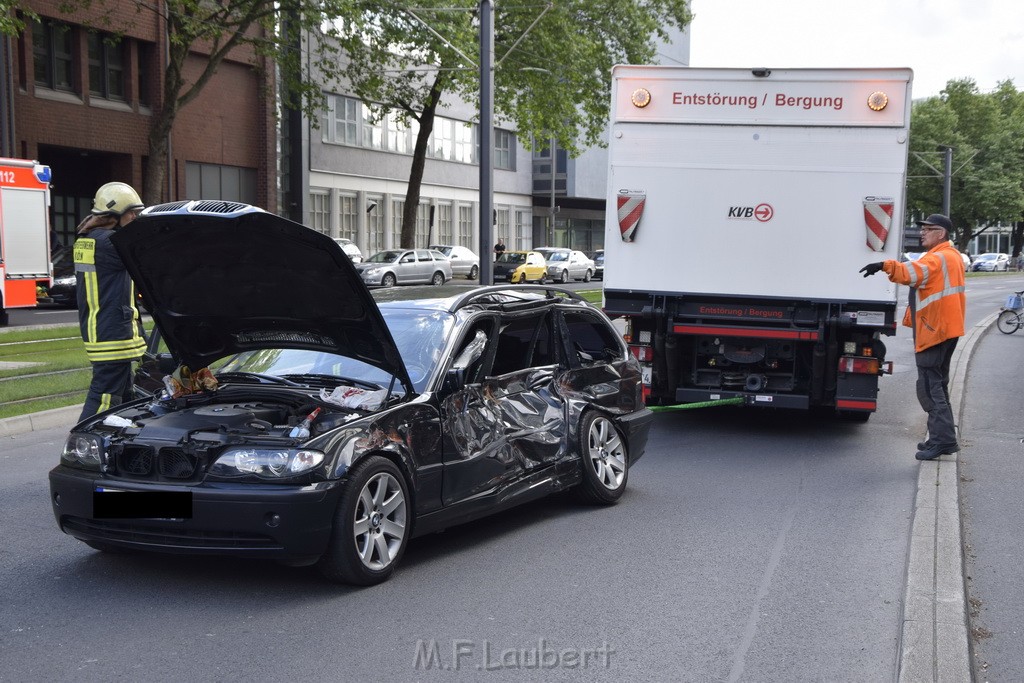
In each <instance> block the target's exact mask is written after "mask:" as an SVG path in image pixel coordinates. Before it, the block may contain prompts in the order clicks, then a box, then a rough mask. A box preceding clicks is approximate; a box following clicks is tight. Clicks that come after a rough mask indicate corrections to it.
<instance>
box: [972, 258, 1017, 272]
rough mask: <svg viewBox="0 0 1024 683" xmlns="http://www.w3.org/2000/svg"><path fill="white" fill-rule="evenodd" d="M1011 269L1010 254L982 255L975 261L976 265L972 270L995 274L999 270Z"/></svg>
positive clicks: (973, 265)
mask: <svg viewBox="0 0 1024 683" xmlns="http://www.w3.org/2000/svg"><path fill="white" fill-rule="evenodd" d="M1009 269H1010V255H1009V254H994V253H988V254H981V255H979V256H978V257H977V258H975V259H974V263H972V264H971V270H973V271H986V272H989V273H994V272H996V271H998V270H1001V271H1004V272H1005V271H1008V270H1009Z"/></svg>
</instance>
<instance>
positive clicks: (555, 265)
mask: <svg viewBox="0 0 1024 683" xmlns="http://www.w3.org/2000/svg"><path fill="white" fill-rule="evenodd" d="M534 251H539V252H540V253H542V254H543V255H544V260H546V261H547V262H548V278H550V279H551V280H554V281H555V282H568V281H569V280H583V281H584V282H590V278H591V277H593V276H594V270H595V265H594V262H593V260H591V259H590V257H589V256H587V255H586V254H584V253H583V252H582V251H576V250H575V249H557V248H556V249H553V248H551V247H542V248H540V249H535V250H534Z"/></svg>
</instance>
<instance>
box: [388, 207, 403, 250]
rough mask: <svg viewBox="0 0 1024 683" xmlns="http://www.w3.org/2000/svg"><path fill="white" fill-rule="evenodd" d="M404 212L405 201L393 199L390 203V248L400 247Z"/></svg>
mask: <svg viewBox="0 0 1024 683" xmlns="http://www.w3.org/2000/svg"><path fill="white" fill-rule="evenodd" d="M404 212H405V201H404V200H402V199H395V200H394V201H392V202H391V248H392V249H399V248H401V246H402V214H403V213H404Z"/></svg>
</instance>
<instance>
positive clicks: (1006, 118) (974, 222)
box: [907, 79, 1024, 250]
mask: <svg viewBox="0 0 1024 683" xmlns="http://www.w3.org/2000/svg"><path fill="white" fill-rule="evenodd" d="M1022 140H1024V93H1020V92H1018V91H1017V90H1016V89H1015V88H1014V87H1013V84H1012V83H1011V82H1009V81H1007V82H1004V83H1000V84H999V86H998V87H997V89H996V91H995V92H993V93H980V92H978V87H977V85H976V84H975V82H974V81H973V80H971V79H961V80H952V81H949V82H948V83H947V84H946V87H945V88H944V89H943V90H942V93H941V94H940V95H939V96H938V97H932V98H928V99H926V100H923V101H920V102H915V103H914V109H913V111H912V113H911V125H910V149H911V161H910V166H909V171H908V184H907V210H908V214H909V215H908V218H910V217H912V216H915V215H916V216H924V215H927V214H929V213H934V212H935V211H937V210H938V207H940V206H942V178H941V177H938V176H941V173H940V171H941V169H942V162H941V156H940V155H941V154H942V152H941V148H944V147H952V148H953V150H954V152H953V175H952V201H951V208H950V214H951V215H950V218H951V219H952V220H953V225H954V226H956V228H957V230H956V234H955V235H954V236H953V239H954V241H955V242H956V244H957V246H958V247H959V248H960V249H961V250H964V249H966V247H967V243H968V242H970V240H971V239H973V238H974V237H976V236H977V235H979V234H980V233H982V232H984V231H985V230H987V229H988V228H989V227H990V226H992V225H995V224H997V223H1000V222H1002V223H1013V224H1019V223H1020V222H1021V221H1022V220H1024V142H1022ZM1015 244H1016V245H1017V246H1016V248H1017V249H1019V237H1018V238H1016V240H1015Z"/></svg>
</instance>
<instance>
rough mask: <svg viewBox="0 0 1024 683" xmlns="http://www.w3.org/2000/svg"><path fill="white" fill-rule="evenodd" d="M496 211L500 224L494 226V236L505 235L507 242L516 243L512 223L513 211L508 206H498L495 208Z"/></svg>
mask: <svg viewBox="0 0 1024 683" xmlns="http://www.w3.org/2000/svg"><path fill="white" fill-rule="evenodd" d="M494 213H495V214H496V216H497V219H498V224H497V225H496V226H495V228H494V232H495V235H494V236H495V237H503V238H504V239H505V244H514V241H513V239H512V231H511V225H510V221H511V212H510V211H509V209H508V207H505V208H498V209H496V210H495V212H494Z"/></svg>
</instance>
